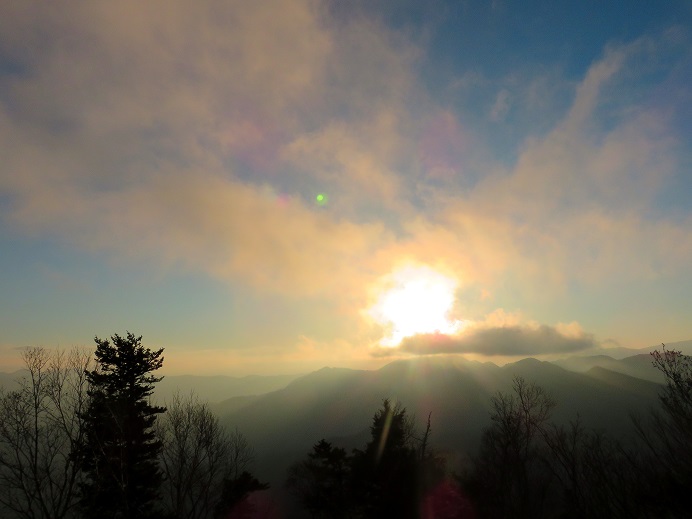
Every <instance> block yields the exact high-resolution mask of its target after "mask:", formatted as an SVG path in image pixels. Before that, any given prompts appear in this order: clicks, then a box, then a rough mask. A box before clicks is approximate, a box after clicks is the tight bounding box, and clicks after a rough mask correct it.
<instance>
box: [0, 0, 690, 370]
mask: <svg viewBox="0 0 692 519" xmlns="http://www.w3.org/2000/svg"><path fill="white" fill-rule="evenodd" d="M690 85H692V4H690V2H687V1H685V0H671V1H661V2H645V1H639V0H627V1H625V0H623V1H595V0H587V1H565V2H551V1H533V0H523V1H510V0H493V1H474V0H468V1H464V0H457V1H451V0H431V1H428V2H417V1H413V0H398V1H396V0H371V1H365V0H354V1H349V2H341V1H336V0H331V1H322V0H263V1H262V2H249V1H243V0H235V1H225V2H220V1H195V2H187V1H175V0H170V1H154V0H152V1H147V2H139V1H119V2H110V1H98V0H97V1H91V2H76V1H61V2H48V3H47V2H41V1H34V2H32V1H25V2H2V3H1V4H0V371H9V370H11V369H15V368H16V367H18V366H19V364H18V362H19V353H20V351H21V349H22V348H25V347H27V346H46V347H50V348H54V347H59V348H69V347H72V346H85V347H88V348H92V347H93V346H94V343H93V338H94V336H98V337H101V338H105V337H109V336H111V335H112V334H115V333H118V334H120V335H124V334H125V333H126V331H130V332H133V333H135V334H136V335H142V336H143V342H144V344H145V346H148V347H151V348H152V349H153V348H158V347H164V348H165V358H166V360H165V366H164V370H165V372H166V373H173V374H176V373H197V374H226V375H246V374H278V373H303V372H307V371H310V370H313V369H318V368H320V367H322V366H325V365H329V366H342V367H353V368H375V367H377V366H381V365H383V364H385V363H387V362H391V361H392V360H394V359H397V358H410V357H415V356H418V355H436V354H439V353H456V354H463V355H467V356H469V357H470V358H476V359H481V360H490V361H494V362H495V361H501V360H502V359H505V360H507V359H518V358H521V357H524V356H549V355H553V356H555V355H557V356H560V355H568V354H580V353H587V352H594V351H600V350H601V349H607V348H612V347H615V346H623V347H630V348H642V347H648V346H651V345H656V344H660V343H661V342H674V341H681V340H688V339H692V319H690V317H691V316H692V297H690V294H691V293H692V160H691V158H692V108H691V107H692V87H690ZM3 368H4V369H3Z"/></svg>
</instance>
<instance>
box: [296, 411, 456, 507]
mask: <svg viewBox="0 0 692 519" xmlns="http://www.w3.org/2000/svg"><path fill="white" fill-rule="evenodd" d="M430 430H431V429H430V420H428V423H427V427H426V429H425V431H424V433H423V434H417V432H416V428H415V424H414V420H413V419H412V418H411V417H410V416H409V415H408V414H407V412H406V409H405V408H404V407H402V406H400V405H398V404H397V405H394V404H392V403H391V401H389V400H384V402H383V405H382V408H381V409H380V410H378V411H377V412H376V413H375V415H374V416H373V420H372V425H371V426H370V434H371V439H370V441H368V443H367V444H366V445H365V447H364V448H363V449H362V450H361V449H356V450H354V451H353V453H352V454H350V455H349V454H347V453H346V451H345V450H344V449H341V448H338V447H334V446H333V445H332V444H331V443H329V442H327V441H326V440H321V441H319V442H318V443H316V444H315V445H314V446H313V449H312V452H310V453H309V454H308V457H307V459H305V460H303V461H301V462H299V463H295V464H294V465H292V466H291V468H290V469H289V473H288V478H287V481H286V486H287V488H288V489H289V491H291V492H292V493H293V494H294V495H295V496H296V497H297V498H298V499H299V500H300V501H301V504H302V505H303V507H304V508H305V509H306V510H307V511H309V512H310V514H311V516H312V517H315V518H328V517H329V518H345V517H358V518H380V517H397V518H418V517H437V518H439V519H443V518H452V517H459V515H458V513H457V512H458V511H459V510H460V509H461V508H462V503H461V501H460V500H458V499H457V498H458V495H457V494H456V493H455V492H453V491H451V492H448V489H446V488H445V489H444V492H440V489H441V487H440V486H439V484H440V483H441V482H442V479H443V477H444V475H445V467H444V461H443V460H442V459H441V458H440V457H438V456H437V455H436V454H435V452H434V451H433V449H432V448H431V447H430V445H429V443H428V442H429V438H430ZM433 491H437V494H438V495H436V497H437V499H436V500H431V499H428V497H429V496H431V495H432V494H433ZM443 493H444V495H443ZM450 498H451V501H452V506H451V507H450V506H449V504H450ZM444 507H446V509H445V510H443V508H444ZM450 508H451V511H449V509H450Z"/></svg>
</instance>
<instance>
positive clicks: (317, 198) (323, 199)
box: [315, 193, 329, 205]
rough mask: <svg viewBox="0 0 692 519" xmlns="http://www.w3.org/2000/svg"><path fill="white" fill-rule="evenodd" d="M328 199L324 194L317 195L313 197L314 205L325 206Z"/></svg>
mask: <svg viewBox="0 0 692 519" xmlns="http://www.w3.org/2000/svg"><path fill="white" fill-rule="evenodd" d="M328 200H329V198H328V197H327V195H326V194H325V193H318V194H317V196H315V203H316V204H317V205H325V204H326V203H327V201H328Z"/></svg>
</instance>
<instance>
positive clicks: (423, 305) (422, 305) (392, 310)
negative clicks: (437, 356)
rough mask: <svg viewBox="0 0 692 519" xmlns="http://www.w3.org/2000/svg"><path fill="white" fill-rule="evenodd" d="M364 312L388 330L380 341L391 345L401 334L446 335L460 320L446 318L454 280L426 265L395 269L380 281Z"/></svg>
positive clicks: (399, 341)
mask: <svg viewBox="0 0 692 519" xmlns="http://www.w3.org/2000/svg"><path fill="white" fill-rule="evenodd" d="M383 285H384V287H383V288H381V289H380V292H379V295H378V296H377V301H376V302H375V304H374V305H373V306H372V307H370V309H369V310H368V314H369V315H370V316H371V317H372V318H373V319H374V320H375V321H376V322H377V323H378V324H380V325H382V326H384V327H385V328H386V329H387V330H388V335H387V336H386V337H384V338H383V339H382V340H381V341H380V344H381V345H383V346H389V347H394V346H397V345H398V344H399V343H401V341H402V339H403V338H404V337H409V336H411V335H417V334H425V333H436V332H437V333H444V334H450V333H454V332H456V331H458V330H459V328H460V326H461V322H460V321H457V320H453V319H451V318H450V312H451V311H452V308H453V306H454V298H455V296H454V294H455V291H456V288H457V285H458V282H457V281H456V280H455V279H453V278H451V277H449V276H446V275H444V274H441V273H440V272H438V271H436V270H434V269H432V268H430V267H428V266H415V267H413V266H410V267H405V268H402V269H400V270H397V271H395V272H393V273H392V274H390V275H389V276H387V277H386V278H385V279H384V280H383Z"/></svg>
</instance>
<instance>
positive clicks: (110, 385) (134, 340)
mask: <svg viewBox="0 0 692 519" xmlns="http://www.w3.org/2000/svg"><path fill="white" fill-rule="evenodd" d="M95 341H96V345H97V347H96V352H95V358H96V363H97V366H96V369H95V370H93V371H88V372H87V374H86V376H87V379H88V381H89V384H90V386H89V391H88V396H89V406H88V408H87V410H86V412H84V413H83V414H82V418H83V420H84V423H85V434H84V441H83V442H82V444H81V445H80V446H79V448H78V449H76V450H75V456H76V457H77V459H78V461H79V464H80V467H81V469H82V471H83V473H84V476H85V481H84V482H83V483H82V485H81V488H80V496H81V504H82V508H83V512H84V515H85V517H88V518H95V517H99V518H111V517H112V518H120V517H122V518H124V517H127V518H147V517H153V516H154V513H155V507H156V505H157V502H158V501H159V486H160V483H161V479H162V474H161V470H160V468H159V464H158V456H159V453H160V451H161V441H160V440H159V439H158V438H157V437H156V434H155V431H154V424H155V421H156V417H157V415H159V414H161V413H163V412H164V411H165V408H163V407H156V406H153V405H151V404H150V403H149V397H150V396H151V394H152V392H153V389H154V384H155V383H156V382H158V381H160V380H161V378H160V377H155V376H154V375H152V374H151V373H152V372H153V371H156V370H157V369H159V368H160V367H161V365H162V364H163V357H161V354H162V353H163V349H159V350H157V351H151V350H150V349H148V348H145V347H144V346H143V345H142V338H141V337H136V336H134V335H133V334H132V333H129V332H128V333H127V336H126V337H120V336H119V335H117V334H116V335H113V336H112V337H111V341H109V340H107V339H105V340H102V339H99V338H98V337H96V338H95Z"/></svg>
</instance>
